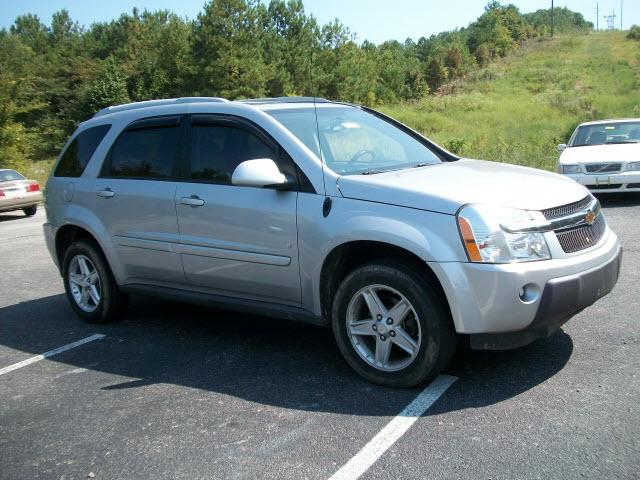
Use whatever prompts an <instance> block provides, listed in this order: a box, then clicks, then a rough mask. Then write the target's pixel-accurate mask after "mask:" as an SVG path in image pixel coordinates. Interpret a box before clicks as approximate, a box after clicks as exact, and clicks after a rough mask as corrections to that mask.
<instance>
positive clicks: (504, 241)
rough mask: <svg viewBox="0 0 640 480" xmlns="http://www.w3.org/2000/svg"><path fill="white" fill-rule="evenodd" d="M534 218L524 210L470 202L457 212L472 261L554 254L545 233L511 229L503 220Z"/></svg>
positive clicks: (526, 259) (539, 257)
mask: <svg viewBox="0 0 640 480" xmlns="http://www.w3.org/2000/svg"><path fill="white" fill-rule="evenodd" d="M532 220H533V218H532V217H531V215H530V214H529V213H528V212H527V211H525V210H519V209H516V208H505V207H493V206H489V205H467V206H466V207H464V208H462V209H461V210H460V211H459V212H458V227H459V228H460V236H461V237H462V243H463V244H464V247H465V250H466V251H467V256H468V257H469V260H471V261H472V262H480V263H511V262H530V261H534V260H546V259H549V258H551V254H550V253H549V247H548V246H547V241H546V240H545V238H544V234H542V233H538V232H534V233H527V232H520V233H508V232H506V231H505V230H504V229H503V228H502V227H501V224H505V223H513V222H516V223H517V224H521V223H523V224H526V222H530V221H532Z"/></svg>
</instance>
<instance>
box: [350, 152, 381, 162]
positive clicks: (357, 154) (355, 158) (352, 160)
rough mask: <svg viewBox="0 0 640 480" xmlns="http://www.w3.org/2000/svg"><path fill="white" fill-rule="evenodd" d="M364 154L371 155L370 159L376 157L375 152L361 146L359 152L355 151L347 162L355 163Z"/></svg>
mask: <svg viewBox="0 0 640 480" xmlns="http://www.w3.org/2000/svg"><path fill="white" fill-rule="evenodd" d="M365 155H371V160H373V159H374V158H376V152H373V151H371V150H367V149H366V148H363V149H362V150H360V151H359V152H356V154H355V155H354V156H353V157H351V159H350V160H349V164H351V163H356V162H357V161H358V160H360V158H362V157H364V156H365Z"/></svg>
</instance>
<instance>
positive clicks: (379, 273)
mask: <svg viewBox="0 0 640 480" xmlns="http://www.w3.org/2000/svg"><path fill="white" fill-rule="evenodd" d="M332 326H333V332H334V335H335V338H336V342H337V344H338V348H339V349H340V352H341V353H342V355H343V356H344V358H345V360H346V361H347V363H348V364H349V365H350V366H351V367H352V368H353V369H354V370H355V371H356V372H357V373H358V374H359V375H361V376H362V377H364V378H365V379H367V380H369V381H370V382H373V383H376V384H379V385H384V386H388V387H413V386H416V385H419V384H421V383H424V382H426V381H428V380H430V379H432V378H433V377H435V376H436V375H437V374H438V373H440V372H441V371H442V370H443V369H444V368H445V367H446V366H447V364H448V363H449V361H450V360H451V357H452V356H453V353H454V351H455V345H456V333H455V330H454V328H453V321H452V319H451V314H450V312H449V309H448V307H447V305H446V303H445V301H444V299H443V298H442V294H441V290H440V288H439V287H438V286H437V285H434V284H433V281H432V280H431V279H430V278H428V277H426V276H425V275H424V273H423V272H419V271H417V270H416V269H415V267H413V266H412V265H411V264H410V263H408V262H404V261H402V260H399V261H384V262H374V263H369V264H366V265H364V266H362V267H360V268H358V269H356V270H354V271H353V272H351V273H350V274H349V275H347V277H346V278H345V279H344V281H343V282H342V284H341V285H340V287H339V288H338V291H337V292H336V295H335V297H334V302H333V311H332Z"/></svg>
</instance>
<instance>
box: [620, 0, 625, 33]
mask: <svg viewBox="0 0 640 480" xmlns="http://www.w3.org/2000/svg"><path fill="white" fill-rule="evenodd" d="M623 3H624V0H620V30H622V4H623Z"/></svg>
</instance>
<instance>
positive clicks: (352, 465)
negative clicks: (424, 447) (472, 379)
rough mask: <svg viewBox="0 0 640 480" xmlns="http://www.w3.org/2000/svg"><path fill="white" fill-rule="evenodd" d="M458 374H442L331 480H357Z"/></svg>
mask: <svg viewBox="0 0 640 480" xmlns="http://www.w3.org/2000/svg"><path fill="white" fill-rule="evenodd" d="M457 379H458V377H452V376H449V375H439V376H438V377H436V378H435V380H433V382H431V383H430V384H429V386H427V388H425V389H424V390H423V391H422V392H420V394H419V395H418V396H417V397H416V398H415V399H414V400H413V401H412V402H411V403H410V404H409V405H407V406H406V407H405V409H404V410H402V411H401V412H400V413H399V414H398V415H397V416H395V417H394V418H393V420H391V421H390V422H389V423H387V425H386V426H385V427H384V428H383V429H382V430H380V431H379V432H378V434H377V435H376V436H375V437H373V438H372V439H371V441H369V443H367V444H366V445H365V446H364V447H363V448H362V450H360V451H359V452H358V453H357V454H356V456H355V457H353V458H352V459H351V460H349V461H348V462H347V463H345V464H344V465H343V466H342V468H341V469H340V470H338V471H337V472H336V473H334V474H333V475H332V476H331V478H329V480H356V479H357V478H360V476H361V475H362V474H363V473H364V472H366V471H367V470H368V469H369V467H371V465H373V464H374V463H375V462H376V460H378V459H379V458H380V457H381V456H382V455H383V454H384V452H386V451H387V450H388V449H389V447H391V446H392V445H393V444H394V443H396V441H397V440H398V439H399V438H400V437H401V436H402V435H404V433H405V432H406V431H407V430H409V428H410V427H411V425H413V424H414V423H415V421H416V420H418V418H420V416H421V415H422V414H423V413H424V412H426V411H427V410H428V409H429V407H431V405H433V404H434V403H435V401H436V400H438V398H440V396H441V395H442V394H443V393H444V392H446V390H447V389H448V388H449V387H450V386H451V385H453V382H455V381H456V380H457Z"/></svg>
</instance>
